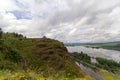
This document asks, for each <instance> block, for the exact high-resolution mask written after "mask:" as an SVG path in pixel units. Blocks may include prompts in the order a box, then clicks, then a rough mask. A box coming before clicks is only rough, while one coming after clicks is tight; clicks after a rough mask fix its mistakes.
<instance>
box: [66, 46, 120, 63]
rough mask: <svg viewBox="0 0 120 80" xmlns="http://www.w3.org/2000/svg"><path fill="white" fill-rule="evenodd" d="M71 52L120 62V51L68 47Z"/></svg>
mask: <svg viewBox="0 0 120 80" xmlns="http://www.w3.org/2000/svg"><path fill="white" fill-rule="evenodd" d="M67 49H68V51H69V52H81V51H83V52H84V53H86V54H88V55H89V56H91V57H102V58H107V59H112V60H114V61H117V62H120V51H115V50H107V49H102V48H99V49H95V48H86V47H84V46H70V47H67Z"/></svg>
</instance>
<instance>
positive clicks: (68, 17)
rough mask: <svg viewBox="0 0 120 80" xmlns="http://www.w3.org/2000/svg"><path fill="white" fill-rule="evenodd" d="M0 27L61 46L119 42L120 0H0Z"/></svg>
mask: <svg viewBox="0 0 120 80" xmlns="http://www.w3.org/2000/svg"><path fill="white" fill-rule="evenodd" d="M0 27H1V28H2V29H3V31H5V32H18V33H22V34H24V35H25V36H27V37H42V36H43V35H45V36H47V37H49V38H54V39H58V40H60V41H63V42H106V41H119V40H120V0H0Z"/></svg>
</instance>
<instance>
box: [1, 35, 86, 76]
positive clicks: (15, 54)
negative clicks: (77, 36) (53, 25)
mask: <svg viewBox="0 0 120 80" xmlns="http://www.w3.org/2000/svg"><path fill="white" fill-rule="evenodd" d="M1 45H2V46H1V50H0V55H1V56H0V64H1V65H2V66H0V67H1V70H6V69H8V70H10V71H13V72H18V71H22V70H24V71H26V70H28V69H30V70H32V71H34V72H35V73H38V74H39V73H41V72H42V73H43V74H44V75H46V76H45V77H49V76H53V75H55V74H57V75H61V73H62V74H64V77H81V78H82V77H84V76H85V74H84V72H83V71H81V70H80V68H79V67H78V66H77V65H76V64H75V63H74V61H73V60H72V59H71V58H70V56H69V54H68V51H67V49H66V47H64V44H63V43H62V42H59V41H58V40H53V39H46V40H44V39H40V38H38V39H31V38H24V37H21V36H20V37H18V36H17V37H16V36H15V35H14V34H13V33H8V34H5V33H4V34H3V37H2V39H1ZM5 54H6V55H5ZM16 61H17V62H16ZM68 74H70V75H68Z"/></svg>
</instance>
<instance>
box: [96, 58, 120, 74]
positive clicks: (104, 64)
mask: <svg viewBox="0 0 120 80" xmlns="http://www.w3.org/2000/svg"><path fill="white" fill-rule="evenodd" d="M96 60H97V61H98V64H96V66H97V67H100V68H103V69H106V70H108V71H110V72H113V73H114V72H116V71H117V70H118V69H119V68H120V63H117V62H115V61H113V60H107V59H104V58H100V57H98V58H96Z"/></svg>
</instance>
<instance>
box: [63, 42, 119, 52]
mask: <svg viewBox="0 0 120 80" xmlns="http://www.w3.org/2000/svg"><path fill="white" fill-rule="evenodd" d="M65 46H86V47H92V48H104V49H110V50H118V51H120V41H115V42H104V43H65Z"/></svg>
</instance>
